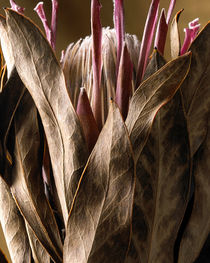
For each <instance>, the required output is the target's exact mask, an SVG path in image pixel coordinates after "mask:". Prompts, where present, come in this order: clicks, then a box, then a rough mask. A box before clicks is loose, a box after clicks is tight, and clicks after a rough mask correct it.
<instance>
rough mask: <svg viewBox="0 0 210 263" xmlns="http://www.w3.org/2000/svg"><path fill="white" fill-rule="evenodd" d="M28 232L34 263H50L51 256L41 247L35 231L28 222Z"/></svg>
mask: <svg viewBox="0 0 210 263" xmlns="http://www.w3.org/2000/svg"><path fill="white" fill-rule="evenodd" d="M26 230H27V233H28V238H29V242H30V246H31V250H32V255H33V260H34V263H50V255H49V254H48V253H47V251H46V250H45V249H44V247H43V246H42V245H41V243H40V242H39V240H38V239H37V237H36V236H35V234H34V232H33V230H32V229H31V227H30V226H29V225H28V224H27V222H26Z"/></svg>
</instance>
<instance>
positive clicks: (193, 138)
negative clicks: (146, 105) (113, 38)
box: [178, 23, 210, 263]
mask: <svg viewBox="0 0 210 263" xmlns="http://www.w3.org/2000/svg"><path fill="white" fill-rule="evenodd" d="M209 41H210V23H208V24H207V25H206V26H205V28H204V29H203V30H202V31H201V32H200V34H199V35H198V36H197V38H196V39H195V40H194V42H193V43H192V45H191V47H190V50H191V51H192V54H193V55H192V64H191V68H190V72H189V75H188V77H187V78H186V80H185V81H184V83H183V85H182V86H181V91H182V95H183V104H184V109H185V113H186V118H187V123H188V132H189V139H190V150H191V158H192V160H193V177H194V180H195V194H194V195H195V196H194V204H193V210H192V215H191V217H190V221H189V224H188V226H187V228H186V230H185V232H184V235H183V239H182V241H181V246H180V253H179V261H178V262H179V263H183V262H184V263H185V262H186V263H188V262H190V263H191V262H194V260H195V259H196V258H197V257H198V256H199V253H200V250H201V248H202V247H203V245H204V243H205V241H206V239H207V237H208V235H209V233H210V218H209V213H210V191H209V189H210V177H209V173H210V163H209V155H210V133H209V114H210V110H209V109H210V85H209V83H210V67H209V57H210V52H209Z"/></svg>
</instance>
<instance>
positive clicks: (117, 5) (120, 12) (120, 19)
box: [113, 0, 125, 74]
mask: <svg viewBox="0 0 210 263" xmlns="http://www.w3.org/2000/svg"><path fill="white" fill-rule="evenodd" d="M113 2H114V26H115V31H116V37H117V66H116V72H117V74H118V68H119V64H120V58H121V53H122V49H123V42H124V40H125V29H124V27H125V25H124V23H125V22H124V8H123V0H114V1H113Z"/></svg>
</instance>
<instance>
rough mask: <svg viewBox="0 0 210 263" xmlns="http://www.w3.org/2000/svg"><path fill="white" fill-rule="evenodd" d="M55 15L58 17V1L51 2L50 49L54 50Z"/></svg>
mask: <svg viewBox="0 0 210 263" xmlns="http://www.w3.org/2000/svg"><path fill="white" fill-rule="evenodd" d="M57 15H58V1H57V0H52V18H51V31H52V48H53V49H54V50H55V46H56V30H57Z"/></svg>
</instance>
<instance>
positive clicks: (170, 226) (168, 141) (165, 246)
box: [129, 52, 190, 263]
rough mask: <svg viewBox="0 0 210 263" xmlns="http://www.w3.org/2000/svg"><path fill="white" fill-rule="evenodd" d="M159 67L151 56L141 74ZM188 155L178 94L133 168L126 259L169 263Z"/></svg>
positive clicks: (184, 191) (159, 61)
mask: <svg viewBox="0 0 210 263" xmlns="http://www.w3.org/2000/svg"><path fill="white" fill-rule="evenodd" d="M163 65H164V59H163V58H162V57H161V56H160V54H159V53H158V52H154V54H153V57H152V60H151V61H150V64H149V65H148V68H147V72H148V73H150V74H152V73H154V72H155V71H157V70H158V69H159V68H161V67H162V66H163ZM189 160H190V153H189V142H188V134H187V124H186V120H185V117H184V112H183V109H182V102H181V97H180V92H179V91H178V92H177V93H176V95H175V96H174V97H173V99H172V100H171V101H170V102H169V103H167V104H166V105H164V106H163V107H162V108H161V109H160V110H159V112H158V113H157V116H156V117H155V120H154V123H153V126H152V130H151V133H150V135H149V137H148V140H147V143H146V145H145V147H144V149H143V151H142V153H141V155H140V158H139V160H138V162H137V167H136V191H135V198H134V211H133V231H132V243H133V244H132V246H131V248H132V250H131V251H130V255H129V256H130V258H132V259H133V261H130V262H141V263H151V262H155V263H162V262H164V263H171V262H174V259H173V258H174V244H175V241H176V238H177V233H178V231H179V227H180V224H181V222H182V219H183V217H184V214H185V210H186V207H187V203H188V194H189V185H190V161H189Z"/></svg>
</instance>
